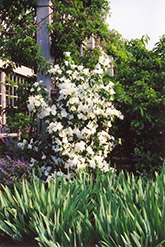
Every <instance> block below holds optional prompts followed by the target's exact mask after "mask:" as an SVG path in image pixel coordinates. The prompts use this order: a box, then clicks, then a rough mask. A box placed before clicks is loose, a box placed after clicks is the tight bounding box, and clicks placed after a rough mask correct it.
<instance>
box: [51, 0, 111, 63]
mask: <svg viewBox="0 0 165 247" xmlns="http://www.w3.org/2000/svg"><path fill="white" fill-rule="evenodd" d="M52 3H53V12H54V13H53V23H52V24H51V25H50V26H49V29H50V32H51V39H52V49H51V50H52V56H53V57H54V58H55V62H56V63H57V62H61V60H62V59H63V52H65V51H70V52H72V57H73V58H74V60H76V62H78V61H79V56H80V46H81V44H82V43H84V41H85V40H87V39H89V38H90V37H91V36H92V35H93V36H94V37H99V38H100V39H101V40H102V39H104V38H105V37H106V36H107V34H108V28H107V25H106V24H105V22H104V21H105V18H106V17H107V14H108V11H109V4H108V1H107V0H63V1H59V0H52ZM85 50H86V49H85ZM95 53H97V50H96V51H95ZM85 54H86V51H85V53H84V55H85ZM97 54H98V53H97ZM97 54H96V57H97ZM86 55H87V57H88V56H89V52H87V54H86ZM92 57H93V54H91V56H90V58H92ZM80 60H81V59H80ZM81 61H82V60H81ZM83 62H84V60H83ZM92 62H94V61H93V60H92Z"/></svg>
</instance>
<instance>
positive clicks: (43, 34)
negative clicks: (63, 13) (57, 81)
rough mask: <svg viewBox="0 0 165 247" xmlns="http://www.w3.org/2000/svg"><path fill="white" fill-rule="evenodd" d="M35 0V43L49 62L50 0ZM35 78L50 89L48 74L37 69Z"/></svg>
mask: <svg viewBox="0 0 165 247" xmlns="http://www.w3.org/2000/svg"><path fill="white" fill-rule="evenodd" d="M36 1H37V44H39V46H40V48H41V54H42V56H43V58H46V59H47V61H48V62H51V56H50V33H49V31H48V29H47V24H48V23H50V18H51V15H50V14H51V8H50V4H51V3H50V0H36ZM37 80H38V81H40V80H42V81H43V82H44V85H45V87H46V88H47V89H48V91H49V95H50V90H51V81H50V78H49V76H47V75H45V73H42V72H41V71H39V72H38V73H37Z"/></svg>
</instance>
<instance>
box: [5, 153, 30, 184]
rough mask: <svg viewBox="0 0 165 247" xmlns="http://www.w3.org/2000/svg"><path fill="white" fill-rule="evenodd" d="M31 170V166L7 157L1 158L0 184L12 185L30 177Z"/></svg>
mask: <svg viewBox="0 0 165 247" xmlns="http://www.w3.org/2000/svg"><path fill="white" fill-rule="evenodd" d="M30 169H31V167H30V165H29V164H27V163H24V162H22V161H21V160H13V159H11V157H9V156H8V155H6V156H5V157H4V158H0V184H3V185H12V184H13V183H14V182H15V181H17V180H18V179H20V178H23V177H27V176H29V174H30Z"/></svg>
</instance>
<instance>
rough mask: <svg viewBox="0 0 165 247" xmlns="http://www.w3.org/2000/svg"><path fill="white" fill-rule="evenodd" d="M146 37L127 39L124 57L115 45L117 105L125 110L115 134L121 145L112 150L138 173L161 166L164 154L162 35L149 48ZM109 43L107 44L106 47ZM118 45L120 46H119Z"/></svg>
mask: <svg viewBox="0 0 165 247" xmlns="http://www.w3.org/2000/svg"><path fill="white" fill-rule="evenodd" d="M146 42H147V40H146V39H145V37H143V38H142V39H141V40H138V39H136V40H131V41H127V42H126V43H125V45H124V46H122V49H121V51H124V49H125V57H123V56H122V54H123V53H120V52H119V51H118V50H117V49H116V62H117V66H116V74H115V77H114V78H113V80H114V81H115V87H116V92H117V94H116V105H117V106H118V107H119V109H120V110H121V111H122V113H123V114H124V120H123V121H122V122H121V123H118V124H117V125H118V128H117V129H116V134H117V135H120V136H122V141H123V145H122V146H121V147H120V148H119V149H118V150H117V149H116V153H114V157H113V159H114V162H117V160H115V156H118V158H119V157H120V162H119V163H118V164H119V166H121V167H122V168H123V167H126V168H128V169H130V170H135V169H136V171H140V172H141V173H144V174H147V173H151V174H153V173H154V171H155V170H160V168H161V165H162V163H163V158H164V155H165V140H164V126H165V121H164V120H165V108H164V106H165V101H164V95H165V86H164V79H165V77H164V76H165V72H164V71H165V62H164V56H165V36H163V37H162V38H161V39H160V42H158V43H157V44H156V46H155V48H154V49H153V50H151V51H149V50H147V49H146ZM110 48H111V50H112V46H111V45H109V49H110ZM120 48H121V46H120ZM114 56H115V52H114Z"/></svg>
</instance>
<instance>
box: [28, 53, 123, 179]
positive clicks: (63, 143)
mask: <svg viewBox="0 0 165 247" xmlns="http://www.w3.org/2000/svg"><path fill="white" fill-rule="evenodd" d="M69 55H70V54H69V53H66V60H65V62H64V64H63V65H62V66H59V65H55V66H54V67H53V68H52V69H50V70H49V74H50V76H51V79H52V83H53V85H54V87H55V88H57V89H58V93H57V98H56V102H55V103H54V104H50V102H48V98H46V100H45V93H46V91H45V90H44V88H43V84H42V83H41V82H40V83H35V84H34V86H33V88H32V89H31V92H32V95H31V96H30V97H29V99H28V109H29V111H30V112H31V113H35V114H36V113H37V114H38V117H39V118H40V119H43V120H44V125H45V129H46V133H45V134H44V135H43V137H41V139H40V140H39V139H38V140H31V141H30V143H26V142H25V141H24V143H25V145H23V146H24V147H26V148H27V149H28V150H30V154H31V155H32V159H31V162H33V163H34V162H36V161H38V162H39V164H40V166H41V171H42V172H43V174H44V175H45V176H49V178H50V176H51V174H54V171H56V172H61V171H63V172H64V171H65V172H66V171H69V172H78V171H79V170H80V169H84V168H86V167H89V168H90V169H92V170H95V169H97V168H99V169H101V171H103V172H107V171H109V170H110V169H111V168H110V166H109V164H108V163H107V158H108V155H109V154H110V152H111V150H112V149H113V148H114V145H115V138H114V137H113V136H112V135H110V129H111V126H112V123H113V120H114V118H115V117H118V118H123V116H122V114H121V113H120V112H119V111H118V110H116V109H115V108H114V106H113V98H114V94H115V92H114V90H113V83H112V82H111V81H109V78H108V75H107V74H106V72H105V65H106V66H108V61H107V58H103V57H101V58H100V63H98V64H97V66H96V69H95V70H94V71H92V72H90V71H89V69H87V68H84V67H83V66H77V65H75V64H74V62H73V61H72V60H71V57H70V56H69Z"/></svg>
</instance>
